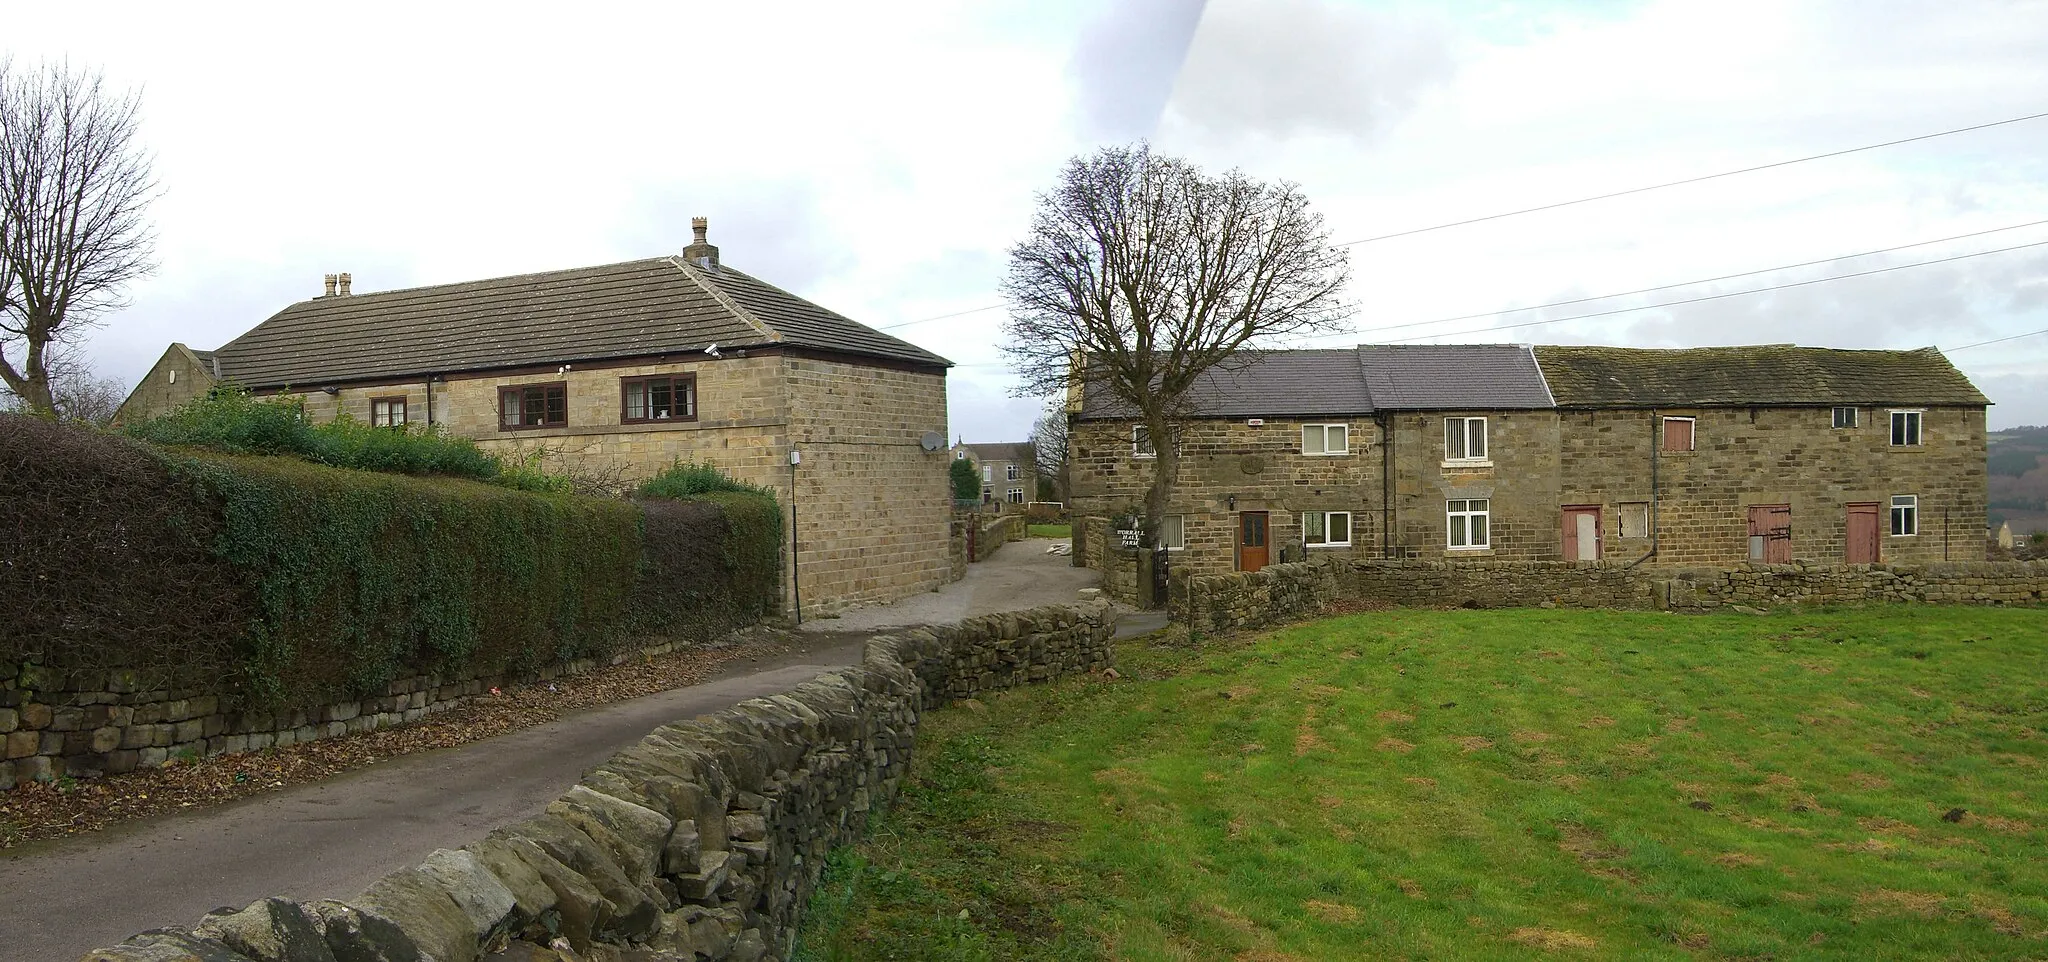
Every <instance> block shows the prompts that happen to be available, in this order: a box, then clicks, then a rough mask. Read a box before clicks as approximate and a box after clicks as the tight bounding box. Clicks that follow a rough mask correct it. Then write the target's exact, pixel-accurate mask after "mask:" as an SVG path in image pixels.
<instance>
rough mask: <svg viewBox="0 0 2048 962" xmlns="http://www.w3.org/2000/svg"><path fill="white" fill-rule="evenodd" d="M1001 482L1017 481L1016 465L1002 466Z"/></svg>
mask: <svg viewBox="0 0 2048 962" xmlns="http://www.w3.org/2000/svg"><path fill="white" fill-rule="evenodd" d="M1003 480H1005V481H1015V480H1017V466H1016V465H1014V464H1006V465H1003Z"/></svg>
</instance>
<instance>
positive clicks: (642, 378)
mask: <svg viewBox="0 0 2048 962" xmlns="http://www.w3.org/2000/svg"><path fill="white" fill-rule="evenodd" d="M693 226H694V229H695V241H694V243H692V244H690V245H689V246H688V247H686V248H684V249H683V251H682V252H681V253H680V254H679V255H671V256H664V257H653V258H648V259H645V260H636V261H627V262H624V263H619V264H606V265H602V266H598V267H586V268H577V269H572V270H559V271H547V272H543V273H538V274H525V275H520V276H516V277H502V278H494V279H491V280H481V281H470V282H466V283H460V284H443V285H437V286H433V287H420V288H412V289H409V290H396V291H381V292H376V293H361V294H357V293H352V291H351V284H350V280H351V279H350V278H349V275H347V274H341V275H330V276H329V278H328V284H327V290H326V292H325V293H324V294H323V295H322V296H320V297H316V298H313V299H311V300H306V301H300V302H299V303H296V304H293V305H291V306H289V307H286V308H285V309H283V310H281V311H279V312H277V314H275V315H273V316H272V317H271V318H270V319H269V320H266V321H264V322H263V323H261V324H259V325H257V326H256V327H255V328H254V329H252V330H250V331H249V332H248V333H246V334H243V335H242V336H240V337H237V338H235V339H234V340H232V341H229V342H228V343H227V344H225V345H222V346H221V347H220V348H219V349H217V350H214V351H194V350H191V349H189V348H187V347H185V346H184V345H182V344H174V345H172V346H171V348H170V349H169V350H168V351H166V352H165V353H164V356H163V358H162V359H161V360H160V361H158V362H157V365H156V367H155V368H153V369H152V370H151V371H150V372H149V374H148V375H147V376H145V377H144V378H143V380H142V382H141V384H139V385H138V386H137V387H136V388H135V390H134V392H133V393H132V394H131V395H130V396H129V398H128V400H127V401H126V402H125V403H124V404H123V407H122V410H121V412H120V415H119V417H120V418H121V419H124V420H125V419H135V418H140V417H146V416H149V415H151V414H154V413H158V412H161V411H164V410H168V409H169V408H171V407H174V406H176V405H178V404H181V403H183V402H185V401H187V400H190V399H192V398H194V397H197V396H199V395H200V394H203V393H204V392H205V391H206V390H207V389H208V388H210V387H212V386H213V385H215V384H218V383H228V382H231V383H234V384H237V385H240V386H242V387H244V388H247V389H249V390H251V391H253V392H254V393H257V394H259V395H270V396H294V397H298V398H301V399H303V401H304V402H305V404H306V407H307V409H308V411H310V412H311V413H312V414H313V415H314V416H315V417H334V416H337V415H342V414H346V415H349V416H351V417H354V418H357V419H359V420H363V421H367V422H369V423H371V424H375V425H401V424H419V425H432V426H435V427H438V428H441V429H443V430H446V431H448V432H450V433H452V434H455V435H459V436H462V437H467V438H471V439H473V440H475V441H476V442H477V443H478V444H479V445H480V446H482V447H483V448H485V449H487V450H491V451H494V452H498V453H502V454H507V455H514V456H533V455H536V454H539V455H542V456H545V457H548V458H550V459H555V458H565V459H574V460H576V461H578V462H580V466H581V467H584V468H586V469H603V470H615V471H618V472H620V473H622V474H623V475H624V476H625V477H628V478H635V479H637V478H644V477H647V476H650V475H652V474H654V473H656V472H658V471H660V470H661V469H662V468H665V467H667V466H668V465H670V464H671V463H673V462H675V461H677V460H679V459H680V460H685V461H698V462H709V463H711V464H714V465H716V466H718V467H719V468H720V469H721V470H724V471H725V472H727V473H728V474H731V475H733V476H734V477H737V478H739V479H741V480H743V481H748V482H752V483H755V484H760V485H764V486H767V487H769V488H772V489H773V490H775V491H776V492H777V493H778V496H779V497H780V498H781V499H782V501H783V504H784V509H785V513H786V514H787V513H789V512H790V509H791V507H792V501H793V507H794V514H795V518H796V521H795V531H794V538H795V544H796V548H795V564H796V571H797V576H796V579H795V586H797V587H799V588H800V590H801V598H802V605H803V607H804V609H805V610H806V611H809V610H813V609H819V608H830V607H835V606H839V605H843V604H846V603H851V602H874V601H887V600H891V599H894V598H898V597H902V596H904V595H907V594H911V593H913V592H918V591H924V590H929V589H931V588H933V587H936V586H938V585H940V584H942V583H943V582H945V581H946V580H948V579H949V577H950V572H951V562H950V560H949V537H950V507H949V505H950V493H949V491H948V488H947V484H946V453H945V450H944V438H945V436H946V369H947V368H948V367H950V366H951V362H949V361H947V360H946V359H945V358H942V357H939V356H938V355H935V354H932V353H931V352H929V351H925V350H923V349H922V348H919V347H916V346H915V345H912V344H909V343H907V342H905V341H902V340H899V339H897V338H894V337H890V336H888V335H886V334H883V333H881V332H879V331H876V330H874V329H872V328H869V327H867V326H864V325H862V324H859V323H857V322H855V321H853V320H850V319H848V318H846V317H844V316H842V315H839V314H837V313H834V312H833V311H831V310H828V309H826V308H824V307H820V306H819V305H817V304H813V303H811V302H809V301H806V300H804V299H803V298H800V297H797V296H796V295H794V294H791V293H789V292H787V291H784V290H781V289H780V288H777V287H775V286H773V285H771V284H769V283H767V282H765V281H762V280H760V279H758V278H755V277H753V276H751V275H748V274H745V273H743V272H741V271H739V270H736V269H734V268H732V267H729V266H726V265H724V264H722V263H721V262H720V260H719V254H718V248H717V247H715V246H712V245H711V244H710V243H708V242H707V240H706V232H707V224H706V222H705V219H704V218H701V217H700V218H697V219H695V221H694V225H693Z"/></svg>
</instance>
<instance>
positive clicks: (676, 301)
mask: <svg viewBox="0 0 2048 962" xmlns="http://www.w3.org/2000/svg"><path fill="white" fill-rule="evenodd" d="M713 343H716V344H718V345H719V346H720V349H721V350H723V349H725V348H728V347H731V348H740V347H754V346H765V345H788V346H794V347H808V348H813V349H818V350H827V351H836V352H841V353H847V354H855V355H862V356H867V357H874V358H880V359H884V360H889V361H899V362H907V363H911V364H920V365H932V366H939V367H943V366H950V364H951V362H949V361H947V360H946V359H945V358H942V357H940V356H938V355H936V354H933V353H931V352H929V351H926V350H924V349H923V348H920V347H917V346H916V345H913V344H910V343H908V342H906V341H902V340H899V339H897V338H894V337H890V336H889V335H887V334H883V333H882V332H880V331H877V330H874V329H873V328H870V327H867V326H865V325H862V324H860V323H858V322H856V321H853V320H851V319H849V318H847V317H844V316H842V315H840V314H837V313H834V312H833V311H830V310H827V309H826V308H824V307H820V306H819V305H817V304H813V303H811V302H810V301H806V300H804V299H803V298H800V297H797V296H796V295H794V294H791V293H789V292H787V291H784V290H782V289H780V288H777V287H775V286H773V285H771V284H768V283H766V282H764V281H762V280H760V279H758V278H755V277H752V276H750V275H747V274H745V273H742V272H740V271H738V270H735V269H733V268H731V267H724V266H720V267H716V268H711V269H705V268H701V267H698V266H696V265H693V264H689V263H687V262H685V261H684V260H683V259H682V258H680V257H655V258H648V259H645V260H635V261H625V262H623V263H618V264H603V265H599V266H596V267H581V268H575V269H571V270H560V271H545V272H542V273H537V274H521V275H517V276H513V277H498V278H492V279H489V280H481V281H468V282H464V283H460V284H440V285H436V286H433V287H416V288H410V289H407V290H396V291H381V292H375V293H365V294H355V295H350V296H337V297H318V298H314V299H312V300H307V301H300V302H298V303H297V304H293V305H291V306H289V307H286V308H285V309H284V310H281V311H279V312H277V313H276V314H275V315H273V316H271V318H270V319H269V320H266V321H264V322H263V323H261V324H259V325H257V326H256V327H255V328H254V329H252V330H250V331H249V332H248V333H245V334H243V335H242V336H241V337H238V338H235V339H234V340H232V341H229V342H228V343H227V344H225V345H222V346H221V347H220V348H219V349H218V350H216V351H214V352H212V353H213V354H214V355H215V356H216V357H217V359H218V362H219V368H220V373H221V375H222V376H223V377H225V378H229V379H232V380H235V381H237V382H239V383H241V384H243V385H244V386H247V387H276V386H283V385H297V386H302V387H311V386H314V385H318V384H323V383H329V382H335V381H357V380H374V379H395V378H398V377H419V376H424V375H426V374H430V373H435V374H440V373H449V372H455V371H467V370H481V369H490V368H501V367H519V366H524V365H532V364H556V363H565V362H570V361H593V360H603V359H608V358H623V357H635V356H642V355H651V354H662V353H681V352H697V351H702V350H703V349H704V348H705V347H706V346H707V345H709V344H713Z"/></svg>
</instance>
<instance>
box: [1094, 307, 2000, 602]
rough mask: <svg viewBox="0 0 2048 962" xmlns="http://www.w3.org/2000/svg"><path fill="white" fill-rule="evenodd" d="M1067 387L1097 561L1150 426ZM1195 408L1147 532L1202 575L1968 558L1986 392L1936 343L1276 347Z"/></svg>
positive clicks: (1124, 507)
mask: <svg viewBox="0 0 2048 962" xmlns="http://www.w3.org/2000/svg"><path fill="white" fill-rule="evenodd" d="M1076 400H1077V403H1076V404H1075V405H1074V406H1073V407H1072V408H1071V410H1070V422H1071V425H1070V451H1071V452H1072V462H1071V464H1072V467H1071V472H1072V485H1073V493H1072V497H1071V504H1070V507H1071V510H1072V511H1073V513H1074V515H1075V516H1076V518H1077V524H1076V528H1075V530H1076V539H1077V541H1078V542H1079V543H1078V544H1077V546H1076V547H1077V553H1078V554H1079V555H1080V556H1081V557H1082V558H1083V559H1084V560H1085V561H1086V562H1087V563H1088V564H1090V565H1091V566H1099V565H1104V564H1107V553H1108V552H1110V551H1112V550H1114V549H1113V547H1112V545H1111V544H1110V537H1109V532H1110V531H1111V530H1112V529H1113V528H1114V527H1115V526H1117V524H1118V522H1119V519H1129V518H1131V517H1134V516H1136V515H1137V514H1139V513H1140V511H1141V506H1142V503H1143V499H1144V494H1145V490H1146V488H1147V486H1148V484H1149V482H1150V479H1151V470H1150V468H1151V465H1152V464H1153V463H1155V461H1156V456H1155V453H1154V450H1155V449H1154V447H1153V445H1154V441H1153V439H1151V438H1149V437H1147V436H1146V432H1145V429H1144V428H1143V427H1141V426H1139V425H1137V424H1136V423H1135V419H1134V417H1133V412H1132V411H1130V410H1129V409H1128V408H1127V407H1125V406H1124V405H1122V404H1120V403H1118V402H1116V401H1115V400H1114V399H1112V398H1110V397H1107V396H1106V395H1105V394H1104V393H1103V392H1101V391H1098V390H1092V389H1091V386H1090V385H1088V384H1087V383H1085V382H1084V383H1083V384H1081V386H1080V390H1079V392H1078V398H1077V399H1076ZM1193 402H1194V405H1193V406H1194V410H1195V414H1194V415H1193V416H1191V417H1189V418H1186V419H1184V420H1183V421H1181V422H1180V423H1179V424H1178V425H1177V426H1176V436H1175V438H1174V443H1177V444H1178V445H1179V451H1180V455H1181V471H1180V476H1179V481H1178V483H1177V484H1176V485H1175V487H1174V490H1173V492H1172V495H1171V497H1170V500H1169V508H1168V516H1167V518H1166V520H1165V524H1164V528H1165V530H1164V532H1163V537H1164V542H1165V543H1166V544H1167V546H1168V550H1169V551H1171V552H1172V553H1173V560H1172V564H1174V565H1177V566H1180V567H1184V568H1188V569H1191V570H1196V571H1228V570H1257V569H1258V568H1260V567H1262V566H1264V565H1266V564H1269V563H1272V562H1274V561H1278V560H1297V559H1300V558H1303V557H1307V556H1338V557H1353V558H1395V559H1437V560H1451V561H1455V560H1460V559H1495V560H1552V559H1566V560H1579V561H1588V562H1615V563H1636V562H1647V563H1652V564H1673V565H1675V564H1721V563H1729V562H1735V561H1741V560H1750V559H1753V560H1758V561H1784V560H1790V559H1793V558H1800V559H1809V560H1816V561H1834V562H1870V561H1880V560H1882V561H1927V560H1941V559H1943V558H1957V559H1962V558H1976V559H1981V558H1982V557H1983V547H1982V542H1981V538H1980V536H1979V535H1978V534H1977V533H1976V532H1978V531H1979V530H1980V528H1981V525H1982V521H1981V519H1982V518H1983V517H1984V504H1985V484H1986V476H1985V466H1984V443H1985V442H1984V410H1985V405H1986V403H1987V402H1986V401H1985V399H1984V397H1983V395H1982V394H1980V393H1978V392H1977V390H1976V388H1974V387H1973V386H1971V385H1970V383H1969V381H1968V379H1967V378H1965V377H1963V375H1962V374H1961V373H1959V372H1957V371H1956V370H1955V368H1954V367H1953V366H1952V365H1950V364H1949V363H1948V361H1947V359H1946V358H1944V357H1943V356H1942V355H1941V354H1940V353H1939V352H1936V351H1933V350H1931V349H1930V350H1920V351H1842V350H1831V349H1823V348H1802V347H1791V346H1766V347H1746V348H1702V349H1696V350H1682V351H1671V350H1647V349H1632V348H1579V347H1538V348H1533V349H1532V348H1529V347H1523V346H1511V345H1417V346H1391V345H1366V346H1361V347H1358V348H1355V349H1343V350H1306V351H1274V352H1264V353H1261V354H1258V355H1255V356H1251V357H1248V358H1247V359H1246V360H1245V361H1244V362H1242V363H1240V364H1237V365H1233V366H1231V367H1230V368H1229V369H1221V370H1216V371H1212V372H1210V373H1209V374H1208V375H1205V376H1204V377H1203V378H1201V379H1200V380H1199V381H1198V383H1197V386H1196V388H1195V390H1194V396H1193ZM1126 523H1127V521H1126Z"/></svg>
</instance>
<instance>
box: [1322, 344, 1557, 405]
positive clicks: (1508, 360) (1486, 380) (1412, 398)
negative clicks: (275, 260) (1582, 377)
mask: <svg viewBox="0 0 2048 962" xmlns="http://www.w3.org/2000/svg"><path fill="white" fill-rule="evenodd" d="M1358 357H1359V363H1360V366H1361V367H1363V368H1364V370H1365V388H1366V391H1367V392H1369V393H1370V394H1371V395H1372V403H1373V406H1375V407H1378V408H1382V409H1385V410H1394V411H1444V410H1459V409H1475V408H1486V409H1495V410H1499V409H1510V410H1517V409H1542V408H1549V407H1551V406H1552V404H1551V399H1550V390H1549V388H1547V387H1545V386H1544V383H1543V373H1542V372H1541V371H1539V370H1537V368H1536V359H1535V358H1534V357H1532V356H1531V355H1530V353H1529V349H1528V348H1527V347H1522V346H1519V345H1514V344H1363V345H1360V346H1359V348H1358Z"/></svg>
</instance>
